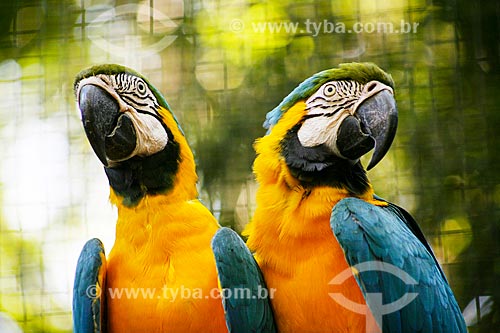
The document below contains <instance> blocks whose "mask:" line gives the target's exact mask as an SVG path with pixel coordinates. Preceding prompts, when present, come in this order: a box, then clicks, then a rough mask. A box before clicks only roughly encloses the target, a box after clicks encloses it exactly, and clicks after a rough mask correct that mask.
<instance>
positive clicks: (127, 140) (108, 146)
mask: <svg viewBox="0 0 500 333" xmlns="http://www.w3.org/2000/svg"><path fill="white" fill-rule="evenodd" d="M77 98H78V106H79V108H80V112H81V114H82V122H83V127H84V129H85V133H86V135H87V137H88V139H89V141H90V145H91V146H92V149H93V150H94V152H95V153H96V155H97V157H98V158H99V160H101V162H102V163H103V164H104V166H109V164H110V162H118V161H123V160H125V159H127V158H128V157H129V156H131V154H132V153H133V151H134V149H135V147H136V144H137V135H136V131H135V128H134V125H133V123H132V121H131V119H130V118H129V116H128V115H127V114H126V113H123V112H120V106H119V104H118V102H117V101H116V99H115V98H114V97H112V96H111V95H110V94H109V93H108V92H107V91H106V90H105V89H103V88H101V87H99V86H96V85H93V84H86V85H84V86H83V87H81V88H80V89H79V95H78V96H77Z"/></svg>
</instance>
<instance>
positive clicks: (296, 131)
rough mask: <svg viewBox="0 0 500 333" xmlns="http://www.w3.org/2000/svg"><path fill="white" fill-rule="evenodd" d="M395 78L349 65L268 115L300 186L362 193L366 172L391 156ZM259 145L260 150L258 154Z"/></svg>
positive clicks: (271, 133) (319, 77) (312, 82)
mask: <svg viewBox="0 0 500 333" xmlns="http://www.w3.org/2000/svg"><path fill="white" fill-rule="evenodd" d="M393 89H394V82H393V80H392V78H391V76H390V75H389V74H387V73H385V72H384V71H383V70H381V69H380V68H379V67H377V66H376V65H374V64H372V63H346V64H341V65H339V67H338V68H332V69H328V70H325V71H322V72H319V73H317V74H315V75H313V76H312V77H310V78H308V79H306V80H305V81H304V82H302V83H301V84H300V85H299V86H298V87H297V88H295V89H294V90H293V91H292V92H291V93H290V94H289V95H288V96H287V97H286V98H285V99H284V100H283V101H282V102H281V103H280V104H279V105H278V106H277V107H276V108H275V109H274V110H272V111H270V112H269V113H268V114H267V117H266V121H265V123H264V127H266V128H267V129H268V133H267V134H268V135H267V136H266V137H264V138H262V139H261V141H267V142H269V141H268V140H274V143H273V144H271V145H274V148H273V149H274V150H275V151H277V152H279V154H280V157H279V158H280V159H281V160H282V161H283V162H284V163H285V164H286V167H287V168H288V170H289V172H290V174H291V175H292V176H293V177H294V178H295V179H297V180H298V181H299V182H300V183H301V184H302V185H306V186H314V185H332V186H336V187H342V188H346V189H347V190H349V191H350V192H351V193H354V194H360V193H363V192H364V191H365V190H366V188H367V186H368V180H367V179H366V173H365V171H364V169H363V167H362V166H361V163H360V162H359V159H360V158H361V157H362V156H363V155H365V154H367V153H368V152H369V151H371V150H372V149H373V150H374V151H373V155H372V158H371V161H370V163H369V164H368V169H371V168H373V167H374V166H375V165H376V164H377V163H378V162H380V160H381V159H382V158H383V157H384V155H385V154H386V153H387V151H388V149H389V147H390V146H391V144H392V141H393V139H394V136H395V134H396V128H397V119H398V118H397V109H396V102H395V99H394V90H393ZM259 145H260V143H259V141H258V142H257V145H256V149H257V153H259Z"/></svg>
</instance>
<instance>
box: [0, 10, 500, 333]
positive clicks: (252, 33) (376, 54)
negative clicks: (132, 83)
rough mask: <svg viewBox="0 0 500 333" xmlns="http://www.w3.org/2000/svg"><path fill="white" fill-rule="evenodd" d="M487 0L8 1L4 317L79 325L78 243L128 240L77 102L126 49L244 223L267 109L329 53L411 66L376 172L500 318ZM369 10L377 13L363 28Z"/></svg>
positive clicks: (211, 203)
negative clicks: (88, 75) (468, 0)
mask: <svg viewBox="0 0 500 333" xmlns="http://www.w3.org/2000/svg"><path fill="white" fill-rule="evenodd" d="M487 4H489V2H486V1H481V2H478V5H477V6H476V7H474V8H473V10H468V7H466V5H463V3H462V2H460V1H457V2H453V1H452V2H446V1H443V2H436V3H432V2H431V3H429V2H428V1H423V0H417V1H395V2H390V3H387V2H383V1H375V0H372V1H366V2H365V1H364V2H362V3H361V2H360V1H359V2H356V1H353V2H350V3H349V2H344V1H337V0H332V1H309V2H298V3H296V2H292V1H284V2H280V3H279V4H278V3H273V2H264V1H262V2H260V1H252V2H247V1H237V2H230V1H195V0H193V1H179V0H169V1H167V0H154V1H153V0H149V1H136V2H130V3H128V4H122V3H121V2H115V1H98V0H95V1H90V0H81V1H60V2H55V1H46V0H43V1H22V0H18V1H13V2H12V1H11V2H9V3H4V4H2V5H1V6H2V7H1V8H2V11H3V14H2V15H3V18H2V21H1V23H0V27H1V28H2V29H3V30H2V31H0V33H1V35H0V38H1V40H0V56H1V58H0V91H2V92H3V94H2V101H1V102H0V139H1V142H2V145H0V154H1V156H2V159H1V161H0V170H1V174H0V175H1V179H0V184H1V187H0V190H1V191H0V198H1V203H2V206H1V207H2V210H1V217H0V218H1V223H0V228H1V230H0V231H1V234H0V241H1V243H0V249H1V253H0V314H1V317H0V331H3V329H4V328H5V329H6V328H7V327H10V328H9V329H11V331H12V332H15V331H16V330H17V331H19V332H21V331H23V332H69V331H71V329H72V319H71V297H72V285H73V278H74V271H75V266H76V260H77V258H78V256H79V252H80V250H81V248H82V246H83V244H84V243H85V241H86V240H88V239H90V238H93V237H97V238H100V239H101V240H102V241H103V242H104V244H105V248H106V251H107V252H109V251H110V249H111V247H112V245H113V239H114V227H115V220H116V211H115V210H114V208H113V207H112V206H111V205H110V204H109V202H108V194H109V188H108V185H107V184H108V183H107V179H106V177H105V175H104V172H103V170H102V166H101V165H100V164H99V161H98V159H97V158H96V157H95V156H94V154H93V152H92V150H91V148H90V146H89V144H88V143H87V141H86V138H85V135H84V132H83V129H82V126H81V124H80V119H79V114H78V111H77V109H76V105H75V102H74V96H73V92H72V88H73V78H74V76H75V75H76V73H78V71H80V70H81V69H83V68H85V67H88V66H89V65H92V64H96V63H109V62H111V63H121V64H124V65H127V66H129V67H132V68H134V69H136V70H137V71H139V72H141V73H143V74H144V75H145V76H147V77H148V78H149V79H150V81H151V82H152V83H153V84H154V85H155V86H156V87H158V88H159V90H160V91H162V92H163V93H164V94H165V96H166V98H167V101H168V102H169V104H170V105H171V107H172V109H173V112H174V113H175V114H176V116H177V118H178V120H179V123H180V124H181V126H182V127H183V129H184V131H185V133H186V136H187V138H188V140H189V142H190V143H191V146H192V148H193V149H194V151H195V156H196V161H197V168H198V173H199V177H200V182H199V191H200V197H201V198H202V200H203V202H204V203H205V204H206V205H207V206H208V207H209V208H210V209H211V210H212V212H213V213H214V215H215V216H216V217H217V218H218V219H219V221H220V223H221V224H222V225H226V226H231V227H233V228H234V229H236V230H238V231H241V230H242V228H243V226H244V225H245V224H246V223H247V222H248V221H249V219H250V218H251V215H252V212H253V210H254V209H255V200H254V197H255V191H256V187H257V185H256V183H255V181H254V180H253V175H252V172H251V165H252V161H253V159H254V152H253V148H252V143H253V141H254V140H255V138H257V137H259V136H262V135H264V134H265V130H264V129H263V128H262V127H261V124H262V122H263V120H264V117H265V114H266V112H267V111H269V110H271V109H272V108H274V107H275V106H276V105H277V104H278V103H279V102H280V101H281V99H282V98H284V97H285V96H286V95H287V94H288V93H289V92H290V91H291V90H292V89H293V88H294V87H295V86H296V85H297V84H298V83H300V82H301V81H302V80H304V79H305V78H307V77H309V76H311V75H312V74H313V73H315V72H318V71H319V70H322V69H325V68H329V67H334V66H336V65H337V64H339V63H342V62H349V61H371V62H375V63H377V64H378V65H379V66H381V67H382V68H384V69H385V70H386V71H388V72H390V73H391V74H392V76H393V78H394V80H395V82H396V90H395V91H396V99H397V102H398V108H399V112H400V124H399V129H398V134H397V137H396V140H395V142H394V144H393V147H392V148H391V150H390V152H389V154H388V155H387V156H386V157H385V159H384V160H383V161H382V163H381V164H380V165H379V166H378V167H377V168H375V170H373V171H370V173H369V177H370V179H371V180H372V183H373V186H374V188H375V190H376V192H377V193H378V194H380V195H382V196H383V197H385V198H387V199H389V200H390V201H392V202H394V203H397V204H398V205H400V206H403V207H405V208H406V209H407V210H409V211H410V212H411V213H412V215H413V216H414V217H415V218H416V220H417V221H418V222H419V224H420V225H421V227H422V228H423V230H424V232H425V234H426V236H427V238H428V240H429V241H430V243H431V244H432V246H433V247H434V250H435V252H436V255H437V257H438V259H439V261H440V262H441V264H442V266H443V268H444V270H445V272H446V273H447V276H448V278H449V281H450V284H451V286H452V288H453V289H454V291H455V294H456V296H457V300H458V301H459V304H460V306H461V308H462V309H463V310H464V311H465V312H464V314H465V315H466V318H467V319H468V323H469V324H470V325H471V326H470V330H471V332H475V331H478V332H479V331H482V332H488V331H489V329H490V328H491V327H495V326H494V325H495V323H496V322H495V320H497V319H494V316H492V315H491V314H490V315H489V314H488V313H489V312H491V311H492V308H493V309H495V307H494V305H493V306H492V304H493V303H494V302H493V300H495V299H498V298H497V297H498V291H495V284H494V281H495V278H496V279H497V280H498V269H496V270H495V267H497V268H498V258H499V256H498V252H499V251H498V239H499V237H498V217H499V209H498V201H499V197H500V196H499V195H498V194H499V193H500V190H499V189H500V187H499V184H500V182H499V179H498V176H496V175H495V173H494V172H493V170H494V169H495V164H494V163H495V161H496V158H495V157H494V156H495V155H496V154H497V152H498V148H496V147H498V146H495V143H496V140H497V139H496V138H495V136H496V135H495V134H494V133H495V132H494V131H496V130H495V128H496V127H494V126H495V125H496V124H497V123H498V118H499V117H498V116H496V115H495V114H496V113H498V112H497V111H498V108H499V107H498V105H499V104H498V98H499V97H498V96H496V94H495V89H496V91H498V82H499V81H498V75H497V73H498V67H496V66H497V65H498V53H496V54H495V53H493V54H492V53H488V52H487V51H488V50H489V48H484V47H482V46H484V45H483V44H482V42H484V38H483V37H481V36H483V35H484V34H483V35H481V34H471V33H468V31H469V30H471V29H472V30H474V31H476V32H477V31H483V32H485V31H486V27H490V26H486V25H487V24H491V27H490V28H491V30H488V31H489V32H488V34H496V35H498V25H495V21H491V18H490V21H488V20H487V19H484V18H485V17H488V18H489V17H490V16H491V13H495V14H496V16H497V17H498V16H500V15H498V14H500V12H499V9H498V6H496V7H493V9H492V8H490V7H489V5H487ZM464 16H465V17H466V18H465V19H461V18H463V17H464ZM481 19H483V20H482V21H481ZM308 22H309V23H308ZM313 23H314V24H316V25H313ZM356 23H362V24H363V25H364V28H365V30H364V31H362V32H360V33H353V32H349V31H348V30H350V29H353V27H354V26H355V24H356ZM378 23H388V25H387V26H389V24H390V25H392V27H393V28H394V29H398V31H397V32H396V31H394V30H392V31H389V30H380V31H379V30H377V29H378V25H377V24H378ZM285 24H291V25H289V26H288V28H289V30H286V29H285ZM293 24H297V25H296V29H295V30H293ZM332 24H333V28H332ZM342 24H343V25H344V28H345V30H342ZM403 24H410V26H409V27H410V28H411V29H414V30H410V31H406V30H404V31H403V28H404V29H407V28H408V26H406V25H405V26H403ZM414 24H417V25H416V26H414ZM279 27H281V28H279ZM316 27H318V29H317V30H315V29H316ZM368 27H369V28H370V29H372V28H373V30H372V31H368V30H367V28H368ZM381 27H382V28H383V27H384V26H381ZM332 29H333V30H332ZM384 29H388V28H384ZM485 34H486V32H485ZM481 38H482V39H481ZM478 39H480V40H479V41H478ZM496 43H497V44H496V46H497V47H498V40H496ZM497 50H498V49H497ZM493 312H494V311H493ZM7 325H11V326H7ZM12 327H14V328H12Z"/></svg>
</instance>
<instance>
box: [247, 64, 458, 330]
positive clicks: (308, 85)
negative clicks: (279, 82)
mask: <svg viewBox="0 0 500 333" xmlns="http://www.w3.org/2000/svg"><path fill="white" fill-rule="evenodd" d="M265 127H266V128H268V133H267V135H266V136H264V137H262V138H260V139H258V140H257V141H256V144H255V150H256V153H257V157H256V159H255V163H254V173H255V175H256V179H257V182H258V184H259V188H258V191H257V197H256V200H257V206H256V211H255V214H254V216H253V219H252V221H251V222H250V224H249V225H247V227H246V229H245V231H244V234H246V235H247V236H248V241H247V245H248V246H249V248H250V249H251V250H252V251H254V252H255V257H256V259H257V262H258V263H259V266H260V268H261V270H262V273H263V275H264V278H265V281H266V283H267V286H268V287H269V288H273V289H275V292H274V295H273V298H272V306H273V310H274V315H275V320H276V324H277V328H278V331H279V332H282V333H285V332H321V333H324V332H335V333H342V332H381V331H383V332H403V333H412V332H422V333H432V332H443V333H445V332H446V333H451V332H465V331H466V327H465V324H464V320H463V318H462V315H461V313H460V309H459V307H458V305H457V302H456V300H455V298H454V296H453V293H452V291H451V289H450V287H449V285H448V283H447V281H446V278H445V275H444V273H443V271H442V270H441V268H440V266H439V264H438V262H437V260H436V258H435V256H434V254H433V252H432V249H431V248H430V246H429V244H428V243H427V242H426V240H425V238H424V236H423V234H422V232H421V231H420V229H419V227H418V225H417V223H416V222H415V221H414V220H413V218H412V217H411V216H410V215H409V214H408V213H407V212H406V211H404V210H403V209H402V208H400V207H398V206H396V205H393V204H391V203H388V202H386V201H385V200H382V199H380V198H378V197H377V196H375V195H374V190H373V188H372V186H371V184H370V182H369V180H368V178H367V176H366V172H365V169H364V168H363V166H362V165H361V163H360V161H359V159H360V157H362V156H363V155H365V154H366V153H368V152H369V151H371V150H372V149H374V153H373V156H372V159H371V161H370V164H369V165H368V168H372V167H374V166H375V165H376V164H377V163H378V162H379V161H380V160H381V159H382V158H383V157H384V155H385V154H386V152H387V150H388V149H389V147H390V145H391V143H392V141H393V139H394V136H395V132H396V127H397V110H396V104H395V99H394V83H393V80H392V78H391V76H390V75H388V74H386V73H385V72H384V71H382V70H381V69H380V68H379V67H377V66H376V65H374V64H371V63H350V64H343V65H340V66H339V67H338V68H332V69H329V70H325V71H322V72H319V73H317V74H315V75H313V76H312V77H310V78H308V79H307V80H305V81H304V82H302V83H301V84H300V85H299V86H298V87H297V88H296V89H295V90H293V91H292V92H291V93H290V94H289V95H288V96H287V97H286V98H285V99H284V100H283V101H282V102H281V103H280V104H279V105H278V106H277V107H276V108H275V109H274V110H272V111H271V112H269V113H268V116H267V119H266V122H265Z"/></svg>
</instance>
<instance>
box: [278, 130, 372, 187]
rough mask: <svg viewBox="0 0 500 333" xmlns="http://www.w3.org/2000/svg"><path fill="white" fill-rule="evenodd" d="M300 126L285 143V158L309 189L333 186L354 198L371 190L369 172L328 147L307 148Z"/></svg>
mask: <svg viewBox="0 0 500 333" xmlns="http://www.w3.org/2000/svg"><path fill="white" fill-rule="evenodd" d="M300 126H301V124H298V125H296V126H295V127H294V128H293V129H292V130H290V131H289V132H288V134H287V135H286V136H285V138H284V139H283V140H282V141H281V154H282V156H283V157H284V158H285V162H286V164H287V166H288V168H289V170H290V173H291V174H292V175H293V176H294V177H295V178H297V180H299V182H300V183H301V185H302V186H303V187H306V188H311V187H316V186H331V187H335V188H342V189H347V190H348V191H349V192H350V194H352V195H362V194H364V193H365V192H366V191H367V190H368V189H369V187H370V185H369V182H368V178H367V176H366V172H365V170H364V169H363V166H362V165H361V163H360V162H357V163H356V164H352V163H351V162H350V161H348V160H346V159H343V158H340V157H337V156H335V155H334V154H333V153H332V152H331V151H330V150H329V149H328V148H327V147H326V146H324V145H319V146H316V147H304V146H302V144H301V143H300V141H299V138H298V136H297V132H298V130H299V128H300Z"/></svg>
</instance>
